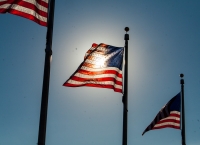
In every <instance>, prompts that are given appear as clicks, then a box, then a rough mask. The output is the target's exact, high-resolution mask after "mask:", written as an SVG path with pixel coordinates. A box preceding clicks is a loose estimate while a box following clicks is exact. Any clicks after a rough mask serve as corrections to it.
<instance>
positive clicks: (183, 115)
mask: <svg viewBox="0 0 200 145" xmlns="http://www.w3.org/2000/svg"><path fill="white" fill-rule="evenodd" d="M180 77H181V80H180V84H181V135H182V145H186V142H185V106H184V79H183V77H184V75H183V74H180Z"/></svg>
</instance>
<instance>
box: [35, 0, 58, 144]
mask: <svg viewBox="0 0 200 145" xmlns="http://www.w3.org/2000/svg"><path fill="white" fill-rule="evenodd" d="M54 7H55V0H50V2H49V8H48V10H49V15H48V26H47V34H46V49H45V53H46V55H45V65H44V76H43V88H42V99H41V110H40V124H39V133H38V145H45V138H46V124H47V109H48V95H49V80H50V63H51V56H52V38H53V20H54Z"/></svg>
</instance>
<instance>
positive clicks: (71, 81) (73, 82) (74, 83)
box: [67, 79, 122, 89]
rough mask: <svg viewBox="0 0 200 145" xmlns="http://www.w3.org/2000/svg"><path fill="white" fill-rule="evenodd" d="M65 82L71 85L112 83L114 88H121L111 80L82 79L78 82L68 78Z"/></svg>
mask: <svg viewBox="0 0 200 145" xmlns="http://www.w3.org/2000/svg"><path fill="white" fill-rule="evenodd" d="M67 83H69V84H73V85H83V84H100V85H113V86H114V87H115V88H119V89H122V86H120V85H117V84H115V83H114V82H112V81H104V82H97V81H84V82H78V81H74V80H71V79H70V80H69V81H67Z"/></svg>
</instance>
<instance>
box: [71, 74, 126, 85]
mask: <svg viewBox="0 0 200 145" xmlns="http://www.w3.org/2000/svg"><path fill="white" fill-rule="evenodd" d="M70 79H71V80H74V81H78V82H86V81H87V82H88V81H94V82H101V83H103V82H105V81H112V82H114V83H115V84H117V85H120V86H122V82H120V81H117V80H116V79H115V78H111V77H105V78H80V77H77V76H72V77H71V78H70Z"/></svg>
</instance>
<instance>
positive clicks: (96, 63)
mask: <svg viewBox="0 0 200 145" xmlns="http://www.w3.org/2000/svg"><path fill="white" fill-rule="evenodd" d="M123 53H124V48H123V47H115V46H111V45H106V44H103V43H101V44H99V45H97V44H95V43H94V44H93V45H92V47H91V48H90V49H89V50H88V51H87V52H86V54H85V57H84V61H83V62H82V63H81V65H80V66H79V67H78V69H77V70H76V72H75V73H74V74H73V75H72V76H71V77H70V78H69V79H68V80H67V81H66V82H65V83H64V84H63V86H66V87H80V86H89V87H99V88H109V89H113V90H114V91H115V92H121V93H122V84H123V81H122V65H123V64H122V63H123Z"/></svg>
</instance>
